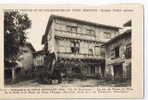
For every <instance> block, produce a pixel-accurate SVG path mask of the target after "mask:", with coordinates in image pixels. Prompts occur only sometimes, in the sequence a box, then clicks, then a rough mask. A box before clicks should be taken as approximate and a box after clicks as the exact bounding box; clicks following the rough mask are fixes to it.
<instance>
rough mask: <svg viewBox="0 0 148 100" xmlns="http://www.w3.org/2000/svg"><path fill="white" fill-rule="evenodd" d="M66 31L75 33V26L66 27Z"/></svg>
mask: <svg viewBox="0 0 148 100" xmlns="http://www.w3.org/2000/svg"><path fill="white" fill-rule="evenodd" d="M67 31H68V32H75V33H77V27H76V26H67Z"/></svg>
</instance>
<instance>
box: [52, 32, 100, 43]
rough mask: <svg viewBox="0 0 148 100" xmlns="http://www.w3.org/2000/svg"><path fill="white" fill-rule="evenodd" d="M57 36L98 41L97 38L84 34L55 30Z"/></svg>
mask: <svg viewBox="0 0 148 100" xmlns="http://www.w3.org/2000/svg"><path fill="white" fill-rule="evenodd" d="M55 36H60V37H67V38H75V39H82V40H83V39H85V40H91V41H97V40H96V37H95V36H92V35H88V34H84V33H76V32H69V31H63V30H55Z"/></svg>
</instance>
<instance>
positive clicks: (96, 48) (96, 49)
mask: <svg viewBox="0 0 148 100" xmlns="http://www.w3.org/2000/svg"><path fill="white" fill-rule="evenodd" d="M95 55H100V47H99V46H95Z"/></svg>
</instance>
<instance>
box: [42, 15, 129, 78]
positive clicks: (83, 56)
mask: <svg viewBox="0 0 148 100" xmlns="http://www.w3.org/2000/svg"><path fill="white" fill-rule="evenodd" d="M120 30H122V28H120V27H115V26H110V25H104V24H98V23H93V22H88V21H83V20H78V19H74V18H68V17H63V16H57V15H51V16H50V18H49V21H48V24H47V27H46V31H45V34H44V35H43V38H42V44H43V45H44V51H46V52H49V53H54V54H55V65H54V70H59V71H60V72H61V73H64V74H66V75H67V76H74V77H80V76H82V77H91V78H98V79H104V78H105V77H108V75H109V76H111V77H116V78H117V76H118V75H119V76H120V78H123V76H124V77H126V75H124V74H123V73H128V72H125V70H123V68H124V67H122V68H117V67H121V66H122V65H121V64H123V65H124V63H123V62H125V61H126V62H127V60H126V58H127V57H124V58H123V59H122V61H121V62H122V63H119V64H115V61H114V60H116V59H110V57H111V56H109V57H108V53H109V55H112V54H111V53H110V52H112V50H115V52H114V53H118V54H115V57H116V58H119V59H120V58H121V57H122V56H123V53H120V54H119V52H118V51H120V50H121V49H122V50H123V48H124V46H128V45H129V48H128V47H126V48H125V49H128V51H127V52H129V53H131V52H130V49H131V48H130V44H131V42H130V40H131V37H130V34H131V32H130V31H128V32H123V34H122V33H121V32H120ZM128 36H129V37H128ZM124 38H128V39H127V41H128V42H126V40H125V39H124ZM124 43H126V45H125V44H124ZM114 44H115V45H114ZM116 44H117V45H118V46H117V45H116ZM121 44H122V45H123V46H122V45H121ZM120 45H121V47H122V48H120V47H119V46H120ZM117 47H118V50H117V49H116V48H117ZM110 48H111V49H110ZM113 48H115V49H113ZM110 50H111V51H110ZM125 51H126V50H125ZM106 59H107V61H106ZM108 59H110V62H112V63H110V62H108ZM119 62H120V61H119ZM110 65H113V66H114V68H111V67H109V66H110ZM116 65H117V66H116ZM120 65H121V66H120ZM124 69H125V68H124ZM123 71H124V72H123ZM118 72H119V73H121V75H120V74H119V73H118ZM113 73H114V74H113ZM114 75H115V76H114ZM111 79H114V78H111Z"/></svg>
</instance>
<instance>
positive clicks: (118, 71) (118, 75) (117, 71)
mask: <svg viewBox="0 0 148 100" xmlns="http://www.w3.org/2000/svg"><path fill="white" fill-rule="evenodd" d="M122 79H123V65H122V64H118V65H114V80H119V81H120V80H122Z"/></svg>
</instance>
